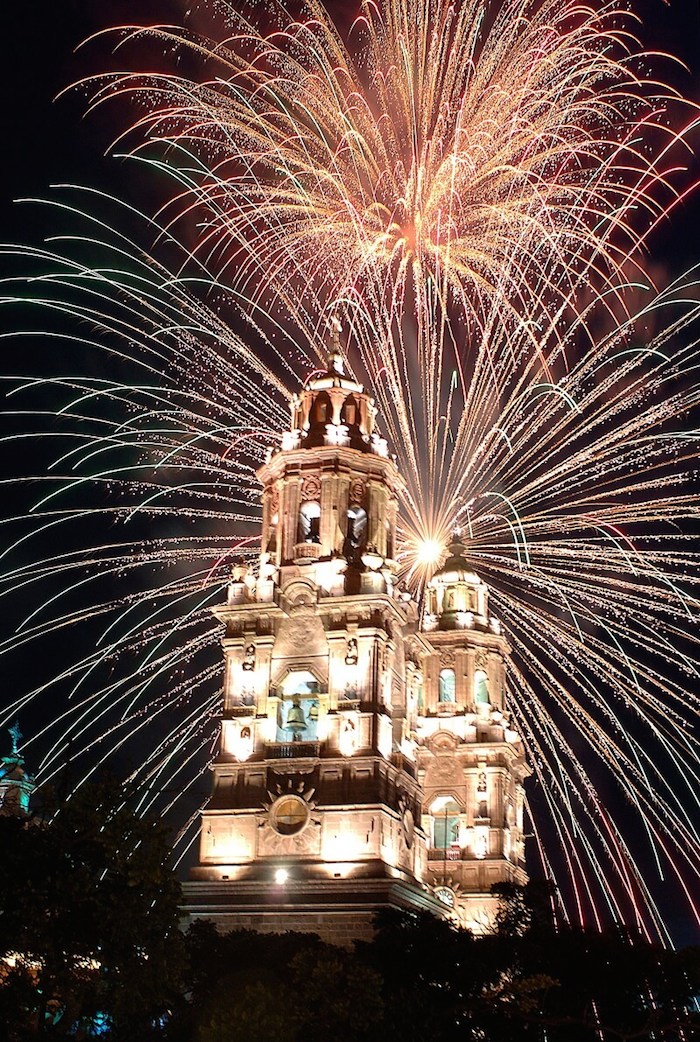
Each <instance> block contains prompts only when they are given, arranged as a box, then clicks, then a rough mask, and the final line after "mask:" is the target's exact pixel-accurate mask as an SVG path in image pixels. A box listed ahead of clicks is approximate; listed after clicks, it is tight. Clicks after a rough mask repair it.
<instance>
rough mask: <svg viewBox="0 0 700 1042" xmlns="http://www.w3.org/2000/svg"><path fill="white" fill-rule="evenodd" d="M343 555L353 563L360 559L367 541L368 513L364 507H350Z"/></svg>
mask: <svg viewBox="0 0 700 1042" xmlns="http://www.w3.org/2000/svg"><path fill="white" fill-rule="evenodd" d="M347 525H348V528H347V534H346V536H345V545H344V546H343V556H344V557H345V558H347V560H348V561H350V562H351V563H355V562H357V561H359V559H360V556H361V554H362V551H363V549H364V546H365V543H366V541H367V514H366V512H365V511H364V510H363V508H362V507H358V506H354V507H350V509H349V510H348V514H347Z"/></svg>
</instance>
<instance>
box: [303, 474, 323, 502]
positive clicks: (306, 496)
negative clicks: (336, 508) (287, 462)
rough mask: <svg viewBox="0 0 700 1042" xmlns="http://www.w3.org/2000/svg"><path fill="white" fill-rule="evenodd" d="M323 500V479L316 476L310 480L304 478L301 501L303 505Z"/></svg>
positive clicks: (312, 475) (310, 476) (313, 475)
mask: <svg viewBox="0 0 700 1042" xmlns="http://www.w3.org/2000/svg"><path fill="white" fill-rule="evenodd" d="M320 498H321V479H320V478H317V477H316V475H315V474H311V475H309V477H308V478H304V480H303V482H302V486H301V501H302V503H309V502H318V500H319V499H320Z"/></svg>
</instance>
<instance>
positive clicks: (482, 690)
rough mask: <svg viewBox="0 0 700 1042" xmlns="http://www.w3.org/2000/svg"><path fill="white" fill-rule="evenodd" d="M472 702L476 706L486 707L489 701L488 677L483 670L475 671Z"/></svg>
mask: <svg viewBox="0 0 700 1042" xmlns="http://www.w3.org/2000/svg"><path fill="white" fill-rule="evenodd" d="M474 701H475V702H476V704H477V705H482V706H487V705H489V703H490V701H491V699H490V698H489V682H488V677H487V676H486V673H485V672H484V670H483V669H477V670H476V671H475V672H474Z"/></svg>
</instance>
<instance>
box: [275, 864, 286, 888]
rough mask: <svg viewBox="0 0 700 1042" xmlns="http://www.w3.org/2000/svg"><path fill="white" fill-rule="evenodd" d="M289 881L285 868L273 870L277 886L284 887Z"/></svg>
mask: <svg viewBox="0 0 700 1042" xmlns="http://www.w3.org/2000/svg"><path fill="white" fill-rule="evenodd" d="M288 879H289V872H288V870H287V869H286V868H277V869H275V883H276V885H277V886H284V884H285V883H286V882H287V880H288Z"/></svg>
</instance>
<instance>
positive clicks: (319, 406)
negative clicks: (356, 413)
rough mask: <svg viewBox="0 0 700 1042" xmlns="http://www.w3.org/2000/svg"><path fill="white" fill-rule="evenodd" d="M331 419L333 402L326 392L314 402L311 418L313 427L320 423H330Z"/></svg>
mask: <svg viewBox="0 0 700 1042" xmlns="http://www.w3.org/2000/svg"><path fill="white" fill-rule="evenodd" d="M330 418H331V400H330V398H329V397H328V395H327V394H326V392H325V391H322V392H321V394H319V396H318V397H317V398H316V399H315V400H314V403H313V405H312V406H311V415H310V417H309V419H310V421H311V424H312V426H313V425H314V424H318V423H328V422H329V421H330Z"/></svg>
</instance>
